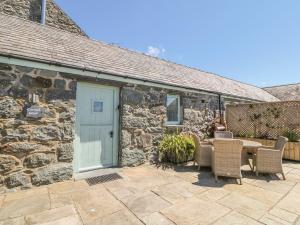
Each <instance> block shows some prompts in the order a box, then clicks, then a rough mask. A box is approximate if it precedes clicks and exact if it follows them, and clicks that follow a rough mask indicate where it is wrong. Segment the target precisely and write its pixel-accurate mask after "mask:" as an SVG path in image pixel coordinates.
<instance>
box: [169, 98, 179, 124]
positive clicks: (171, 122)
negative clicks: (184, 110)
mask: <svg viewBox="0 0 300 225" xmlns="http://www.w3.org/2000/svg"><path fill="white" fill-rule="evenodd" d="M168 97H172V98H177V99H178V105H177V107H178V109H177V113H178V116H177V118H178V121H168V116H167V120H166V125H179V124H180V95H169V94H168V95H167V99H166V100H167V101H166V110H167V115H168V106H167V102H168Z"/></svg>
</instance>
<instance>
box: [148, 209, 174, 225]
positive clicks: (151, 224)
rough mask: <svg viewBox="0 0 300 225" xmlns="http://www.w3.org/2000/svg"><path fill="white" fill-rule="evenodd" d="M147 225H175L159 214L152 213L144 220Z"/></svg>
mask: <svg viewBox="0 0 300 225" xmlns="http://www.w3.org/2000/svg"><path fill="white" fill-rule="evenodd" d="M142 221H143V222H144V223H145V224H146V225H174V223H173V222H172V221H170V220H169V219H168V218H166V217H165V216H164V215H162V214H161V213H159V212H155V213H152V214H150V215H148V216H145V217H143V218H142Z"/></svg>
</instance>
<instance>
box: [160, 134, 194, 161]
mask: <svg viewBox="0 0 300 225" xmlns="http://www.w3.org/2000/svg"><path fill="white" fill-rule="evenodd" d="M194 151H195V143H194V140H193V138H191V137H190V136H188V135H186V134H165V135H164V137H163V139H162V141H161V142H160V145H159V154H160V159H161V160H162V161H168V162H172V163H176V164H178V163H183V162H187V161H188V160H190V159H192V158H193V155H194Z"/></svg>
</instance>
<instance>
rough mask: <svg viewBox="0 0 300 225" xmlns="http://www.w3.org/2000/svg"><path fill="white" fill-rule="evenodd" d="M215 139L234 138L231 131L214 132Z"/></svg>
mask: <svg viewBox="0 0 300 225" xmlns="http://www.w3.org/2000/svg"><path fill="white" fill-rule="evenodd" d="M214 137H215V138H231V139H232V138H233V133H232V132H230V131H215V132H214Z"/></svg>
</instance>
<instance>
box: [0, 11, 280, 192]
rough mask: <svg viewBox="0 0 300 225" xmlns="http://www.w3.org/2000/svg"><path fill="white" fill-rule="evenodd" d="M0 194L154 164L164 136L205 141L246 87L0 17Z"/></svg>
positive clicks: (251, 98) (255, 94) (255, 98)
mask: <svg viewBox="0 0 300 225" xmlns="http://www.w3.org/2000/svg"><path fill="white" fill-rule="evenodd" d="M0 21H1V24H0V187H1V188H2V189H4V188H16V187H21V188H28V187H31V186H32V185H35V186H39V185H45V184H50V183H53V182H58V181H61V180H66V179H70V178H72V176H73V175H74V174H77V173H81V172H84V171H89V170H95V169H99V168H104V167H113V166H135V165H139V164H141V163H144V162H146V161H155V160H156V159H157V146H158V144H159V141H160V140H161V138H162V135H163V133H164V132H166V130H168V129H181V130H183V131H191V132H195V133H198V134H199V135H201V136H204V135H206V134H207V132H208V131H209V129H210V128H211V126H212V123H213V120H214V117H215V116H216V113H217V112H218V111H220V110H222V108H223V107H224V104H225V103H226V102H240V101H242V102H263V101H277V100H278V99H277V98H275V97H274V96H272V95H271V94H269V93H268V92H266V91H264V90H262V89H260V88H258V87H255V86H252V85H248V84H244V83H241V82H238V81H235V80H231V79H227V78H224V77H221V76H218V75H215V74H212V73H207V72H203V71H200V70H198V69H194V68H190V67H186V66H183V65H178V64H176V63H172V62H169V61H165V60H161V59H158V58H154V57H151V56H147V55H144V54H142V53H137V52H134V51H131V50H128V49H124V48H120V47H117V46H113V45H108V44H105V43H102V42H99V41H95V40H91V39H89V38H88V37H86V36H84V35H81V34H76V33H75V34H74V33H71V32H67V31H64V30H61V29H57V28H53V27H51V26H42V25H40V24H38V23H36V22H31V21H27V20H25V19H20V18H18V17H15V16H8V15H4V14H0Z"/></svg>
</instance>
